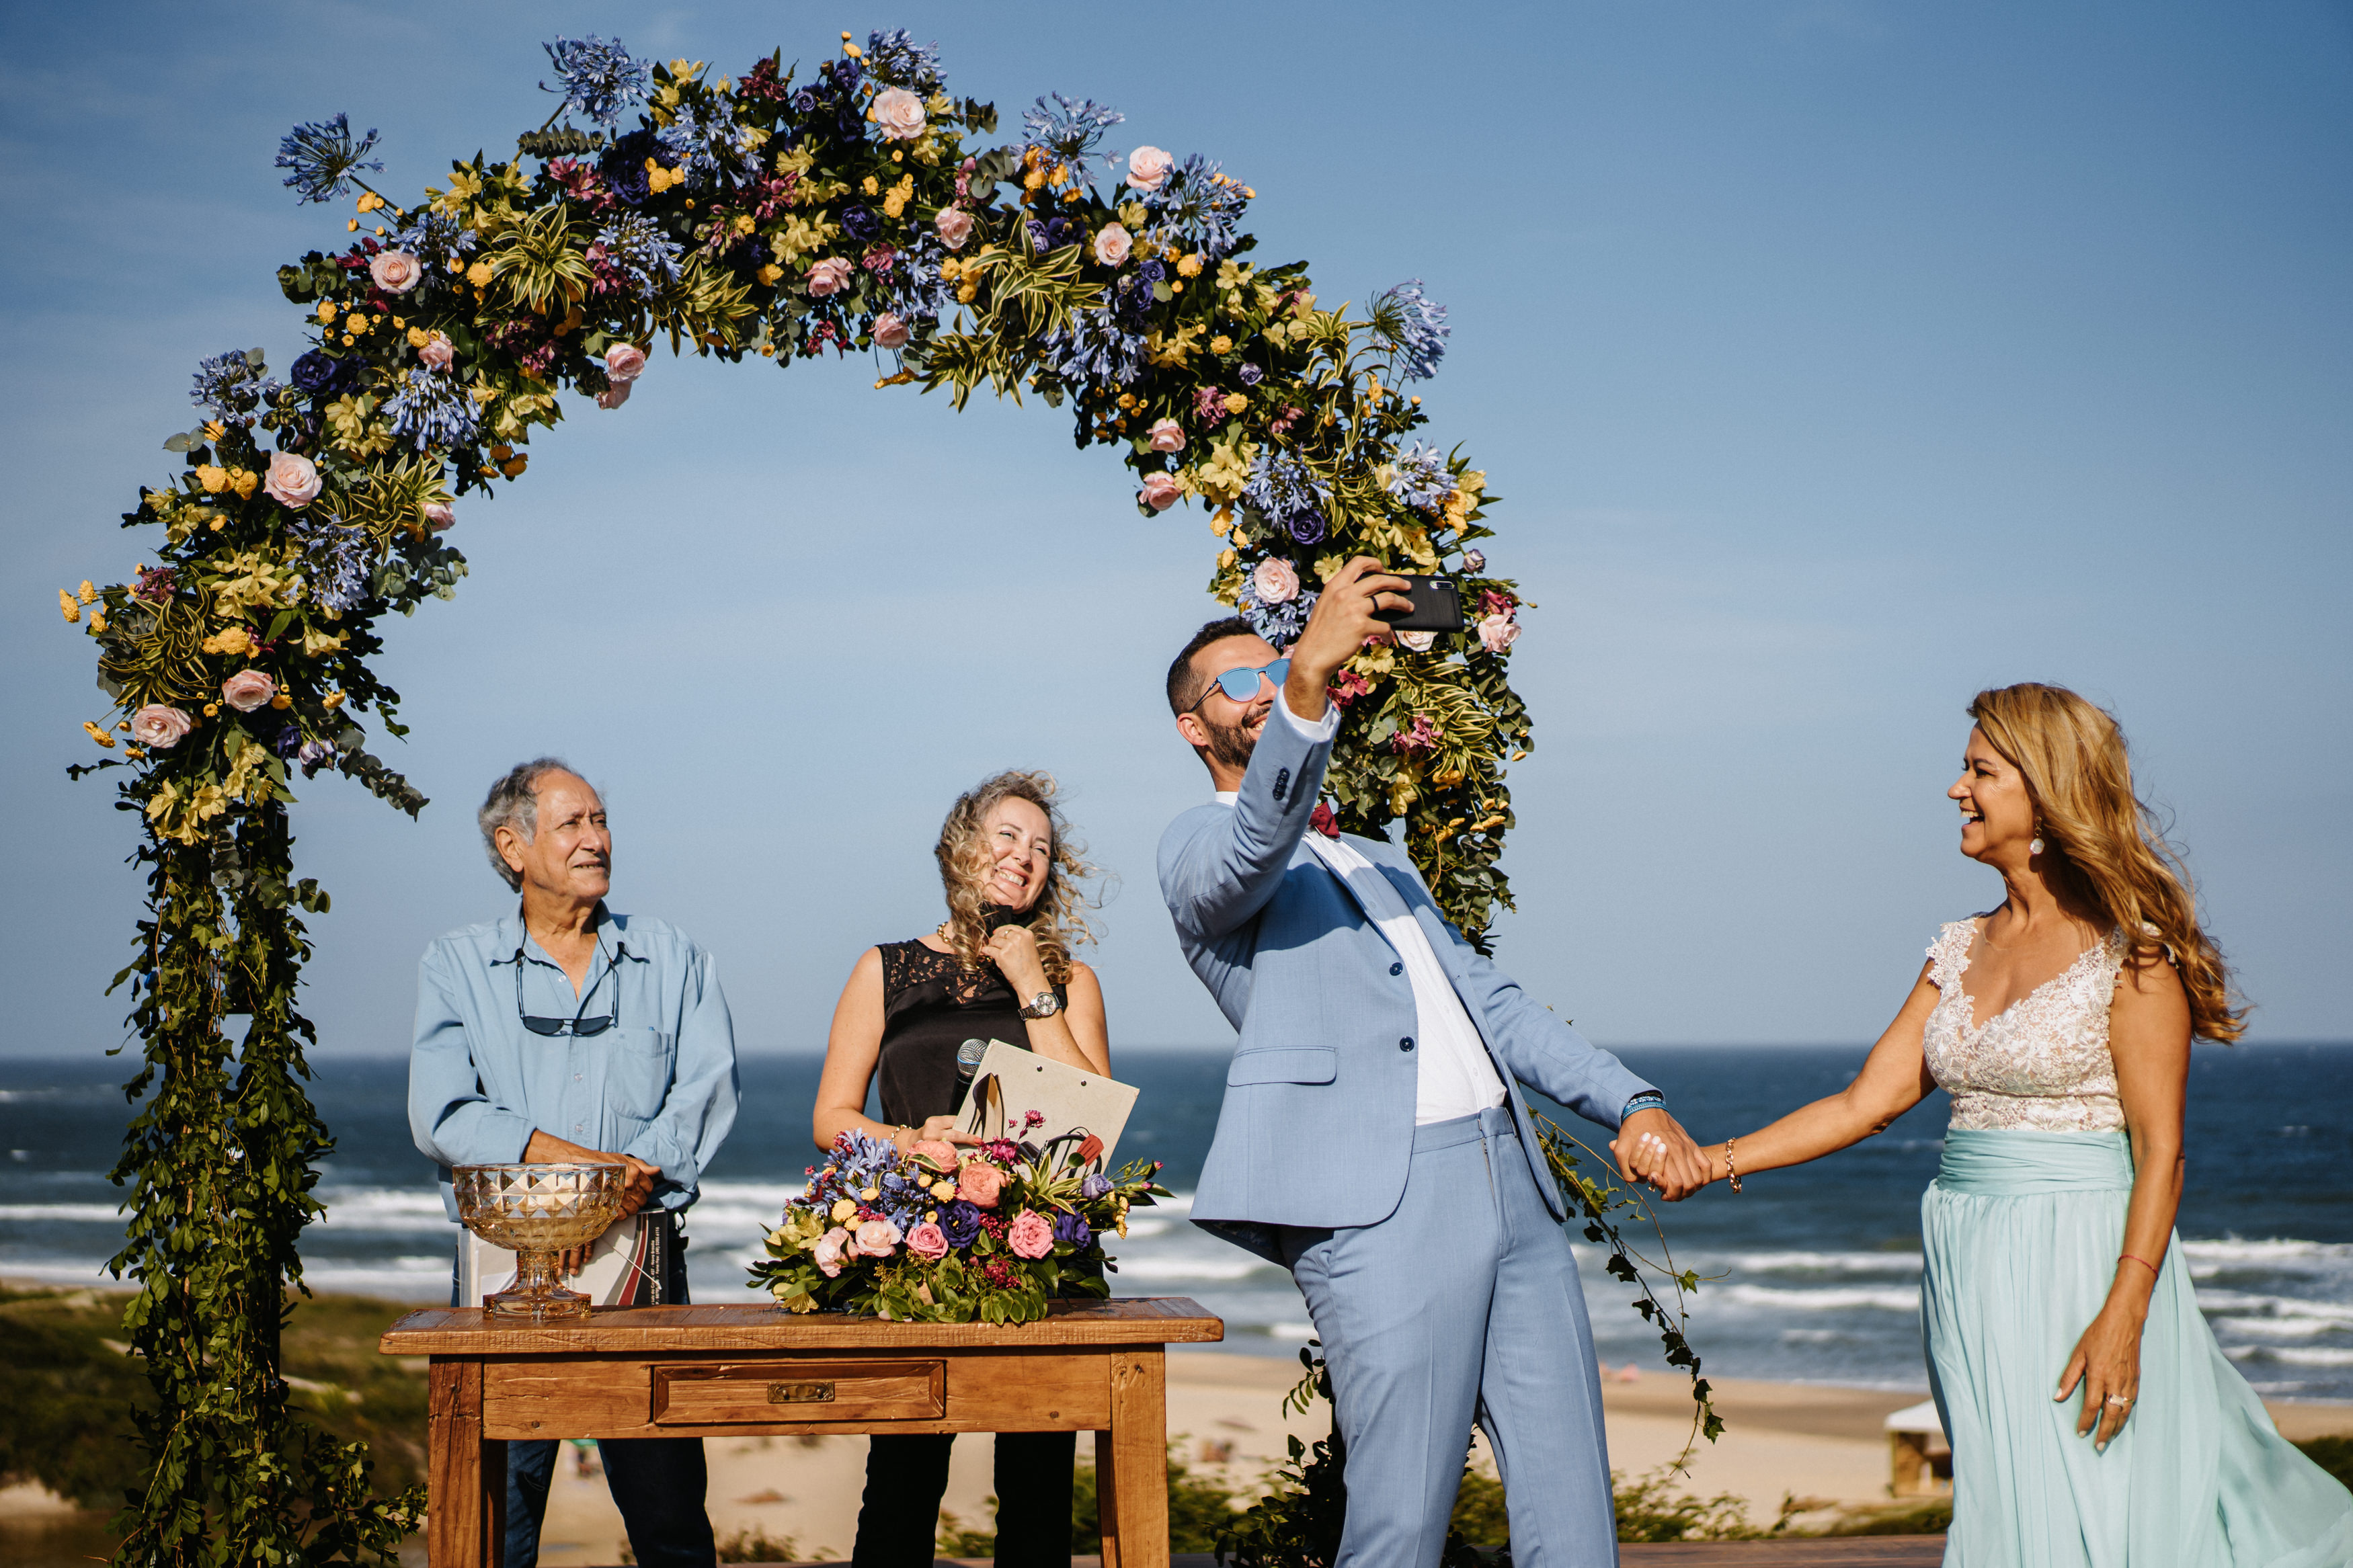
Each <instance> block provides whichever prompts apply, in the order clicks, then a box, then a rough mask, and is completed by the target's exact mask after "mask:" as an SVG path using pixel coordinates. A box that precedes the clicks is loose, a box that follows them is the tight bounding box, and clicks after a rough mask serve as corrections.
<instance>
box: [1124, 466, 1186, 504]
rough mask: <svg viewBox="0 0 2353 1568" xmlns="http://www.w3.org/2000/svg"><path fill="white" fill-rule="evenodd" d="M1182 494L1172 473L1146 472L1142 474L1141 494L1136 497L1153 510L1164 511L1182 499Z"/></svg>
mask: <svg viewBox="0 0 2353 1568" xmlns="http://www.w3.org/2000/svg"><path fill="white" fill-rule="evenodd" d="M1184 494H1185V492H1184V491H1183V490H1182V489H1178V488H1177V484H1176V476H1175V475H1174V474H1146V475H1145V476H1144V491H1143V494H1141V495H1140V496H1138V497H1137V498H1136V499H1137V500H1141V501H1143V502H1144V504H1145V505H1146V506H1148V507H1150V508H1151V509H1152V510H1155V511H1166V510H1168V509H1169V508H1170V507H1172V506H1175V505H1176V503H1177V501H1178V500H1182V499H1183V498H1184Z"/></svg>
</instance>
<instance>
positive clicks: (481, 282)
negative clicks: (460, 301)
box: [466, 261, 496, 289]
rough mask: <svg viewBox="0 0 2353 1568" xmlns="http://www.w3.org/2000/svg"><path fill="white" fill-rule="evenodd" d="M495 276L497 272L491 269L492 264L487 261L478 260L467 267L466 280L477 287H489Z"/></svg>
mask: <svg viewBox="0 0 2353 1568" xmlns="http://www.w3.org/2000/svg"><path fill="white" fill-rule="evenodd" d="M495 276H496V274H495V273H493V272H492V271H491V264H490V263H489V262H487V261H477V262H475V263H474V264H473V265H472V266H471V267H469V268H466V281H467V282H469V283H471V284H472V285H473V286H474V287H475V288H477V289H487V288H489V287H490V286H491V279H492V278H493V277H495Z"/></svg>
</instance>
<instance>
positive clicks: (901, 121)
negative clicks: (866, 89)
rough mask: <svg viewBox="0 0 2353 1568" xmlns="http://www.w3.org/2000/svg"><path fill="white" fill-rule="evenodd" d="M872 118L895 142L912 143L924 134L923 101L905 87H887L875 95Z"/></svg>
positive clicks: (884, 133)
mask: <svg viewBox="0 0 2353 1568" xmlns="http://www.w3.org/2000/svg"><path fill="white" fill-rule="evenodd" d="M871 118H872V120H873V121H874V123H875V124H877V125H879V126H881V128H882V134H883V135H885V136H887V137H889V138H890V139H891V140H892V141H893V142H912V141H913V140H914V139H915V138H916V137H918V136H921V135H922V134H923V100H922V99H920V98H917V97H916V96H915V95H914V94H913V93H912V92H909V91H908V90H907V89H905V88H903V87H886V88H884V89H882V90H881V92H879V93H877V94H875V95H874V108H873V110H871Z"/></svg>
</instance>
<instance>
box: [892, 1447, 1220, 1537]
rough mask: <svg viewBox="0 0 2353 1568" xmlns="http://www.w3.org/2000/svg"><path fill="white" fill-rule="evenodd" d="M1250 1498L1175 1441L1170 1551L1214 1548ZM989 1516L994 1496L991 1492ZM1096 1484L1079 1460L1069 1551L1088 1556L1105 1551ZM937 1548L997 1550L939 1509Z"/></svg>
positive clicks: (979, 1532)
mask: <svg viewBox="0 0 2353 1568" xmlns="http://www.w3.org/2000/svg"><path fill="white" fill-rule="evenodd" d="M1247 1500H1248V1494H1244V1493H1242V1492H1239V1491H1237V1490H1235V1489H1233V1488H1232V1487H1229V1486H1228V1485H1226V1484H1225V1483H1224V1482H1223V1481H1220V1480H1219V1479H1217V1478H1216V1477H1214V1476H1206V1475H1197V1474H1195V1473H1194V1471H1193V1468H1192V1467H1191V1466H1190V1465H1187V1463H1186V1462H1185V1461H1184V1460H1182V1459H1180V1458H1177V1457H1176V1448H1175V1445H1174V1444H1171V1445H1170V1451H1169V1456H1168V1549H1169V1550H1170V1551H1172V1552H1214V1551H1217V1550H1218V1542H1219V1540H1220V1538H1221V1537H1222V1536H1223V1534H1224V1532H1225V1531H1226V1530H1227V1528H1228V1527H1229V1525H1230V1524H1231V1523H1232V1522H1233V1520H1234V1516H1235V1510H1237V1509H1239V1508H1240V1507H1241V1506H1242V1505H1243V1503H1244V1502H1245V1501H1247ZM988 1508H989V1511H990V1514H991V1516H992V1517H993V1516H994V1515H995V1512H996V1510H997V1499H996V1498H995V1497H993V1496H992V1497H990V1498H989V1500H988ZM1101 1510H1102V1503H1101V1499H1100V1495H1099V1493H1098V1491H1097V1489H1096V1482H1095V1468H1094V1467H1093V1466H1092V1465H1083V1464H1082V1465H1080V1466H1079V1467H1077V1468H1076V1469H1075V1470H1074V1471H1072V1473H1071V1551H1072V1552H1075V1553H1077V1554H1079V1555H1081V1556H1087V1555H1092V1554H1095V1553H1099V1552H1102V1551H1103V1516H1102V1511H1101ZM939 1548H940V1552H941V1554H942V1555H943V1556H947V1557H987V1556H989V1555H991V1554H992V1553H993V1552H996V1550H997V1533H996V1531H993V1530H987V1529H983V1528H980V1527H978V1526H973V1525H966V1524H965V1522H964V1521H963V1520H961V1519H959V1518H957V1517H956V1515H955V1514H954V1513H952V1512H949V1511H947V1510H942V1511H941V1514H940V1531H939Z"/></svg>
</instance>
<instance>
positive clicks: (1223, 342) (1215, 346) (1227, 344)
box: [1209, 332, 1234, 354]
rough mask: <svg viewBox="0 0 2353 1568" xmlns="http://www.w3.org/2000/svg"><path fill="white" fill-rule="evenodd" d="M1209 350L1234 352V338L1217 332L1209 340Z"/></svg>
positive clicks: (1214, 352) (1223, 352)
mask: <svg viewBox="0 0 2353 1568" xmlns="http://www.w3.org/2000/svg"><path fill="white" fill-rule="evenodd" d="M1209 352H1210V353H1213V354H1229V353H1233V352H1234V340H1233V339H1231V338H1229V337H1228V336H1226V335H1225V333H1223V332H1219V334H1218V335H1217V336H1216V337H1214V338H1211V339H1210V340H1209Z"/></svg>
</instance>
